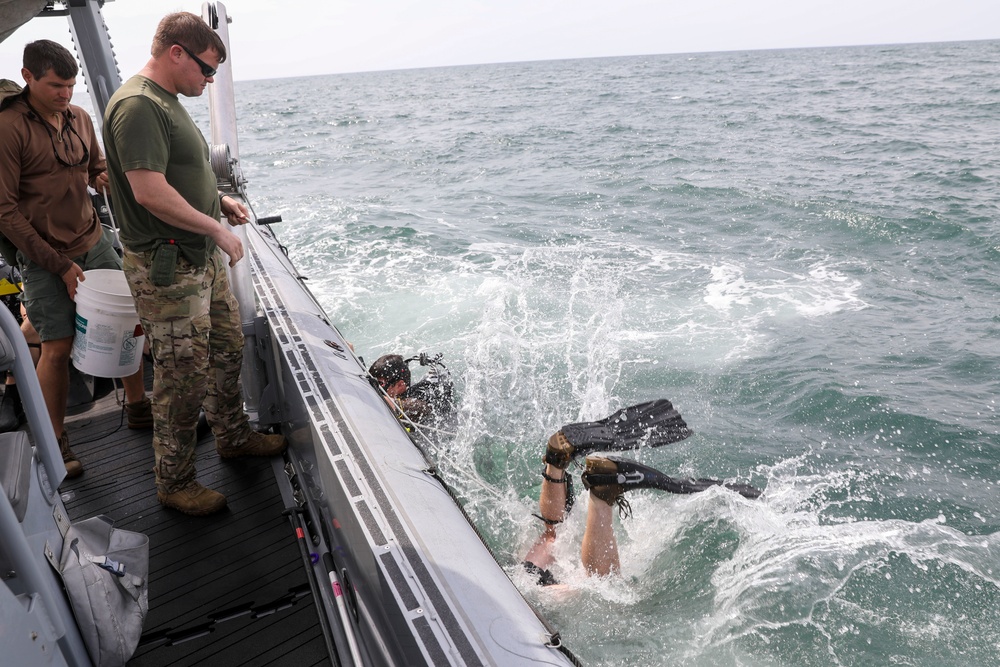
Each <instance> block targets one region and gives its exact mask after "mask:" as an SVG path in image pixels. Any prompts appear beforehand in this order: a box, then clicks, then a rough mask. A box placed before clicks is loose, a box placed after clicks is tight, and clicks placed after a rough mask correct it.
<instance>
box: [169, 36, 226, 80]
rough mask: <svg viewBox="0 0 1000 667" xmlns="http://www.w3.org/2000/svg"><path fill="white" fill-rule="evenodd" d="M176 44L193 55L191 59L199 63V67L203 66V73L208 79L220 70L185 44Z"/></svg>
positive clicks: (175, 43) (175, 44)
mask: <svg viewBox="0 0 1000 667" xmlns="http://www.w3.org/2000/svg"><path fill="white" fill-rule="evenodd" d="M174 46H179V47H181V48H182V49H184V53H186V54H188V55H189V56H191V60H193V61H195V62H196V63H198V67H200V68H201V74H202V76H204V77H205V78H206V79H207V78H209V77H212V76H215V73H216V72H218V71H219V70H218V69H216V68H215V67H212V66H211V65H209V64H208V63H206V62H205V61H204V60H202V59H201V58H199V57H198V56H196V55H195V54H193V53H192V52H191V49H189V48H188V47H186V46H184V45H183V44H178V43H177V42H174Z"/></svg>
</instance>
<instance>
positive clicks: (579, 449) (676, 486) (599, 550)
mask: <svg viewBox="0 0 1000 667" xmlns="http://www.w3.org/2000/svg"><path fill="white" fill-rule="evenodd" d="M692 432H693V431H691V429H689V428H688V426H687V424H686V423H685V422H684V420H683V419H682V418H681V416H680V414H679V413H678V412H677V410H675V409H674V407H673V405H671V403H670V401H668V400H666V399H658V400H655V401H650V402H648V403H641V404H639V405H633V406H632V407H628V408H623V409H621V410H618V411H617V412H615V413H614V414H612V415H611V416H609V417H606V418H605V419H602V420H600V421H596V422H580V423H575V424H567V425H565V426H563V427H562V429H560V430H559V431H558V432H557V433H555V434H553V435H552V437H550V438H549V442H548V446H547V447H546V449H545V456H544V457H543V459H542V461H543V462H544V463H545V469H544V470H543V471H542V492H541V496H540V498H539V501H538V507H539V513H538V514H536V515H535V516H537V517H538V518H539V519H541V520H542V522H543V523H544V524H545V529H544V530H543V532H542V534H541V535H540V536H539V537H538V539H537V540H536V541H535V543H534V544H533V545H532V547H531V548H530V549H529V550H528V553H527V555H526V556H525V557H524V567H525V569H527V570H528V572H530V573H532V574H537V575H538V583H539V584H540V585H543V586H547V585H551V584H555V583H557V582H556V580H555V577H553V576H552V573H551V572H550V571H549V569H548V568H549V567H550V566H551V565H552V563H553V562H554V561H555V557H554V556H553V553H552V546H553V543H554V542H555V539H556V526H557V525H559V524H560V523H562V522H563V520H564V519H565V518H566V515H567V513H568V512H569V511H570V509H572V507H573V486H572V480H571V479H570V477H569V476H568V474H567V472H566V468H567V467H568V466H569V464H570V463H571V462H572V461H573V460H574V459H575V458H577V457H579V456H586V465H585V469H584V472H583V474H582V476H581V479H582V481H583V486H584V488H586V489H587V490H588V491H589V492H590V502H589V504H588V506H587V524H586V528H585V529H584V533H583V544H582V546H581V549H580V558H581V560H582V561H583V565H584V567H585V568H586V570H587V572H588V573H590V574H592V575H597V576H607V575H609V574H612V573H616V572H618V571H619V569H620V567H621V565H620V562H619V559H618V541H617V539H616V538H615V532H614V526H613V523H612V518H613V517H612V508H613V507H614V506H615V505H617V506H618V509H619V512H620V513H621V515H622V517H623V518H625V517H627V516H629V515H631V508H630V507H629V504H628V501H627V500H626V499H625V493H627V492H629V491H634V490H637V489H657V490H660V491H667V492H669V493H684V494H686V493H698V492H699V491H705V490H706V489H709V488H711V487H713V486H725V487H726V488H728V489H731V490H733V491H735V492H736V493H739V494H740V495H741V496H743V497H745V498H750V499H754V498H757V497H758V496H760V494H761V491H760V490H759V489H756V488H754V487H752V486H750V485H749V484H736V483H724V482H722V481H720V480H717V479H691V478H682V479H679V478H674V477H668V476H667V475H664V474H663V473H661V472H660V471H658V470H655V469H653V468H650V467H649V466H645V465H642V464H641V463H637V462H636V461H631V460H628V459H623V458H620V457H616V456H595V455H591V454H590V452H601V451H625V450H633V449H639V448H640V447H660V446H662V445H669V444H671V443H675V442H680V441H681V440H684V439H685V438H687V437H688V436H690V435H691V434H692Z"/></svg>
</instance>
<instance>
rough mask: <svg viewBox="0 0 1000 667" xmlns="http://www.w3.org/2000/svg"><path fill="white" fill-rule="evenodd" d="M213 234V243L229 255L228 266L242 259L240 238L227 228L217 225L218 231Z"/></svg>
mask: <svg viewBox="0 0 1000 667" xmlns="http://www.w3.org/2000/svg"><path fill="white" fill-rule="evenodd" d="M214 236H215V245H217V246H219V248H221V249H222V252H224V253H226V254H227V255H229V266H236V262H238V261H240V260H241V259H243V242H242V241H240V238H239V237H238V236H236V234H233V233H232V232H231V231H229V230H228V229H225V228H223V227H222V226H221V225H219V232H218V233H217V234H215V235H214Z"/></svg>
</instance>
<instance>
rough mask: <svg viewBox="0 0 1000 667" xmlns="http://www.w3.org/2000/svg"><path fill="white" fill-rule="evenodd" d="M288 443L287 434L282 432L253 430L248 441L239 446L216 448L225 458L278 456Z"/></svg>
mask: <svg viewBox="0 0 1000 667" xmlns="http://www.w3.org/2000/svg"><path fill="white" fill-rule="evenodd" d="M285 447H287V443H286V442H285V436H283V435H281V434H280V433H275V434H265V433H257V432H256V431H253V432H252V433H251V434H250V437H249V438H247V441H246V443H244V444H242V445H240V446H239V447H219V446H218V445H216V447H215V449H216V451H217V452H219V456H221V457H222V458H224V459H232V458H236V457H237V456H276V455H278V454H280V453H282V452H283V451H285Z"/></svg>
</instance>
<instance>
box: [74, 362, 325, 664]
mask: <svg viewBox="0 0 1000 667" xmlns="http://www.w3.org/2000/svg"><path fill="white" fill-rule="evenodd" d="M147 371H150V369H149V366H148V365H147ZM151 375H152V373H151V372H148V373H147V377H149V376H151ZM119 392H120V390H119ZM120 422H121V409H120V408H119V407H118V406H117V405H116V403H115V395H114V392H111V393H109V394H107V395H105V396H103V397H100V398H98V399H97V400H96V401H95V402H94V403H92V404H89V405H84V406H80V407H77V408H72V409H71V410H70V415H69V416H68V417H67V420H66V425H67V431H68V432H69V436H70V443H71V446H72V447H73V451H74V453H75V454H76V455H77V456H78V457H79V458H80V460H81V461H82V462H83V465H84V469H85V473H84V475H83V476H82V477H80V478H78V479H75V480H66V481H65V482H63V484H62V486H61V487H60V491H61V493H62V495H63V499H64V502H65V504H66V509H67V511H68V512H69V514H70V518H71V519H72V520H73V521H78V520H81V519H84V518H86V517H89V516H93V515H96V514H104V515H106V516H108V517H110V518H112V519H113V520H114V521H115V525H116V526H117V527H119V528H124V529H127V530H133V531H138V532H142V533H145V534H146V535H147V536H148V537H149V560H150V563H149V564H150V577H149V615H148V616H147V617H146V623H145V627H144V629H143V637H142V641H141V642H140V644H139V648H138V649H137V650H136V652H135V655H134V656H133V658H132V660H131V661H130V662H129V665H133V666H136V667H139V666H142V667H146V666H159V665H172V666H177V667H181V666H186V665H211V666H212V667H227V666H229V665H234V666H235V665H240V666H244V665H296V666H298V665H302V666H308V665H328V664H330V662H329V658H328V657H327V654H326V649H325V644H324V641H323V637H322V634H321V632H320V626H319V623H318V620H317V616H316V610H315V607H314V605H313V600H312V597H311V595H310V592H309V585H308V583H307V579H306V574H305V570H304V568H303V565H302V560H301V558H300V555H299V551H298V547H297V545H296V542H295V534H294V531H293V529H292V527H291V524H290V523H289V520H288V518H287V517H286V516H284V515H283V514H282V511H283V509H284V503H283V502H282V498H281V494H280V491H279V489H278V486H277V483H276V482H275V476H274V473H273V472H272V470H273V468H272V464H271V462H270V461H269V460H266V459H235V460H226V461H223V460H221V459H220V458H219V457H218V456H217V455H216V454H215V444H214V439H213V437H212V435H211V434H208V435H207V436H205V437H203V438H202V439H201V440H200V441H199V443H198V449H197V456H198V460H197V467H198V479H199V481H201V482H202V483H203V484H205V485H206V486H209V487H211V488H213V489H216V490H218V491H220V492H222V493H224V494H225V495H226V497H227V498H228V501H229V506H228V508H227V509H226V510H224V511H223V512H221V513H219V514H217V515H215V516H209V517H188V516H185V515H183V514H181V513H179V512H176V511H174V510H170V509H166V508H163V507H161V506H160V505H159V503H158V502H157V500H156V491H155V488H154V485H153V473H152V467H153V452H152V447H151V444H150V443H151V440H152V432H151V431H131V430H129V429H128V428H127V427H125V426H124V425H122V426H121V427H120V428H119V423H120ZM116 429H117V430H116Z"/></svg>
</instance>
